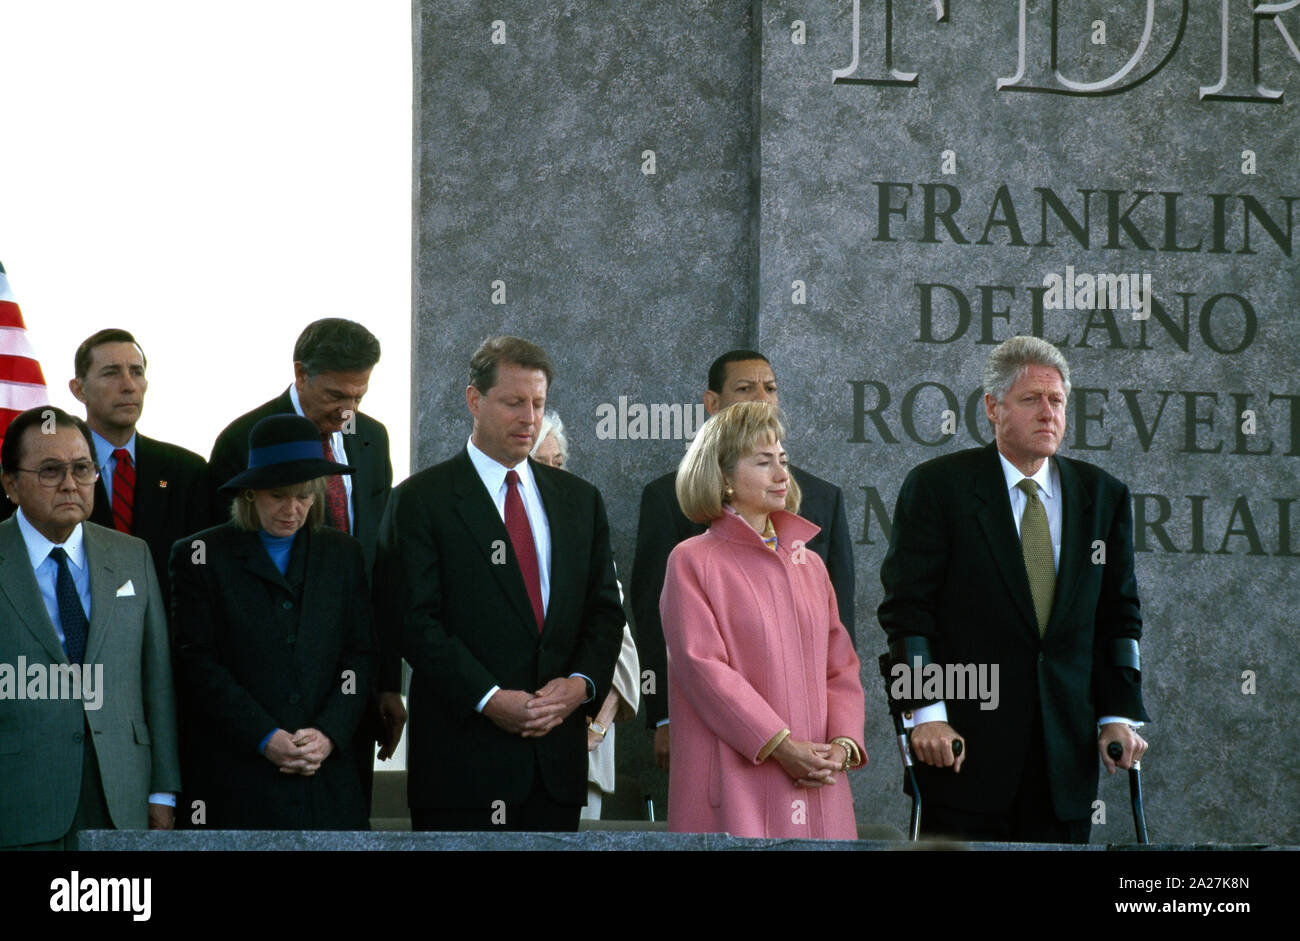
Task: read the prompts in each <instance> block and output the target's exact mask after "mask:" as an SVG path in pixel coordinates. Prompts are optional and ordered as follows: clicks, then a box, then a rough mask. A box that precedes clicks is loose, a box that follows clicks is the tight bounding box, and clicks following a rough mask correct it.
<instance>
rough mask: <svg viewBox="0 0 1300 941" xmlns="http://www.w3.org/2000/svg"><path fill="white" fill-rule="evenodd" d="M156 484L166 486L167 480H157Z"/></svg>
mask: <svg viewBox="0 0 1300 941" xmlns="http://www.w3.org/2000/svg"><path fill="white" fill-rule="evenodd" d="M158 486H159V487H166V486H167V481H165V480H160V481H158Z"/></svg>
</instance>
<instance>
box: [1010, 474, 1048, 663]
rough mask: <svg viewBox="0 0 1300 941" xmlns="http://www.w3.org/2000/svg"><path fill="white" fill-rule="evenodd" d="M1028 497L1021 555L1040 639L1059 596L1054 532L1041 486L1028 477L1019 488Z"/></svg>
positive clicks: (1018, 485) (1022, 522) (1023, 517)
mask: <svg viewBox="0 0 1300 941" xmlns="http://www.w3.org/2000/svg"><path fill="white" fill-rule="evenodd" d="M1016 486H1017V487H1019V488H1020V489H1021V490H1023V491H1024V493H1025V512H1024V515H1023V516H1021V517H1020V552H1021V554H1022V555H1023V556H1024V558H1025V573H1026V574H1027V575H1028V576H1029V593H1030V595H1032V596H1033V599H1034V614H1036V615H1037V616H1038V636H1039V637H1042V636H1043V634H1045V633H1046V632H1047V621H1048V619H1049V618H1050V617H1051V616H1052V598H1053V597H1054V596H1055V595H1056V563H1055V561H1054V560H1053V558H1052V531H1051V529H1050V528H1049V527H1048V525H1047V511H1046V510H1045V509H1043V501H1041V500H1039V499H1038V484H1036V483H1034V482H1033V481H1032V480H1030V479H1029V478H1028V477H1026V478H1025V479H1024V480H1022V481H1020V483H1018V484H1016Z"/></svg>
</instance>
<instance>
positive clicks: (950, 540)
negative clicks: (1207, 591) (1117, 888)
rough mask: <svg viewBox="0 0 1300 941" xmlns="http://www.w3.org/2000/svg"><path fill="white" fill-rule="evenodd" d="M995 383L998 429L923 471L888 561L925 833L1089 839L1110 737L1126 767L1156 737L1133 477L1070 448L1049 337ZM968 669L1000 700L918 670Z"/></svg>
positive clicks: (892, 625) (990, 375)
mask: <svg viewBox="0 0 1300 941" xmlns="http://www.w3.org/2000/svg"><path fill="white" fill-rule="evenodd" d="M984 390H985V396H984V405H985V411H986V413H987V415H988V418H989V421H990V422H991V423H992V425H993V431H994V438H995V442H994V444H993V445H990V446H988V447H985V448H977V449H973V450H968V451H962V452H959V453H957V454H950V455H946V456H944V457H940V458H937V459H935V460H932V461H927V462H926V463H924V464H921V465H920V466H918V467H916V468H914V469H913V470H912V471H911V472H910V473H909V474H908V476H907V478H906V480H904V482H903V486H902V489H901V490H900V491H899V495H898V506H897V509H896V511H895V515H894V525H893V532H892V538H891V539H890V546H889V551H888V553H887V555H886V556H885V559H884V562H883V564H882V566H881V570H880V578H881V581H882V582H883V583H884V588H885V597H884V600H883V601H882V602H881V604H880V608H879V618H880V624H881V626H882V627H883V628H884V629H885V632H886V633H887V634H888V636H889V644H890V651H891V654H892V655H893V657H894V659H895V661H896V664H902V665H903V666H904V667H906V669H905V670H899V669H898V667H897V666H896V667H895V670H896V672H895V679H896V681H898V682H897V684H896V686H895V688H894V690H892V694H893V695H895V698H897V699H899V700H901V702H902V705H903V707H905V708H907V709H908V711H907V712H905V713H904V716H905V724H907V725H909V726H910V727H912V750H913V752H914V753H915V755H916V757H917V758H918V759H919V762H920V764H919V765H918V768H917V771H918V775H917V776H918V780H919V782H920V787H921V792H922V794H923V796H924V798H925V801H924V815H923V818H922V827H923V832H924V833H926V834H929V835H941V836H955V837H959V838H964V839H976V840H1012V841H1025V842H1062V843H1066V842H1068V843H1086V842H1088V834H1089V828H1090V818H1091V814H1092V802H1093V801H1094V800H1095V799H1096V796H1097V773H1098V772H1097V761H1098V751H1100V753H1101V761H1102V762H1103V763H1104V764H1105V765H1106V768H1107V770H1108V771H1109V772H1111V773H1112V774H1113V773H1114V770H1115V767H1116V766H1118V767H1121V768H1128V767H1130V766H1131V764H1132V762H1133V761H1134V760H1135V759H1138V758H1140V757H1141V756H1142V753H1143V752H1144V751H1145V750H1146V742H1144V741H1143V740H1142V738H1141V737H1140V736H1139V735H1137V734H1136V731H1135V727H1136V726H1137V725H1139V724H1140V722H1141V721H1144V720H1146V719H1147V715H1146V711H1145V709H1144V708H1143V704H1142V694H1141V675H1140V672H1139V664H1138V649H1137V642H1138V640H1139V638H1140V636H1141V633H1142V616H1141V613H1140V610H1139V602H1138V594H1137V582H1136V579H1135V577H1134V571H1133V517H1132V510H1131V507H1130V505H1129V500H1130V498H1129V491H1128V488H1127V487H1126V486H1125V485H1124V484H1122V483H1121V482H1120V481H1118V480H1116V479H1115V478H1114V477H1111V476H1110V475H1109V474H1107V473H1105V472H1104V471H1102V470H1100V469H1099V468H1097V467H1094V466H1092V465H1091V464H1085V463H1083V462H1082V461H1074V460H1067V459H1066V458H1062V457H1058V456H1055V455H1056V450H1057V448H1058V447H1059V446H1060V443H1061V439H1062V437H1063V436H1064V434H1065V405H1066V399H1067V397H1068V395H1069V390H1070V373H1069V366H1068V365H1067V364H1066V362H1065V358H1064V357H1063V356H1062V355H1061V353H1060V352H1059V351H1058V350H1057V349H1056V348H1055V347H1054V346H1052V345H1051V344H1050V343H1047V342H1045V341H1043V340H1040V339H1037V338H1035V337H1013V338H1012V339H1010V340H1007V341H1006V342H1005V343H1002V344H1001V345H999V346H998V347H997V348H995V349H994V350H993V352H992V353H991V354H990V355H989V359H988V363H987V364H986V366H985V369H984ZM958 666H962V667H966V668H970V667H974V668H975V669H976V670H979V669H984V670H986V671H987V672H986V675H989V676H991V677H992V679H993V682H994V685H995V688H994V689H991V690H988V692H991V693H992V697H991V698H990V697H987V696H983V695H978V696H977V695H974V694H972V691H971V690H970V689H969V688H967V689H966V690H965V691H964V693H962V692H960V691H958V690H957V688H956V687H957V685H958V684H957V683H955V682H952V683H947V684H945V688H944V699H938V698H936V697H933V696H928V697H927V696H918V695H916V692H917V690H918V689H919V688H920V687H919V685H918V684H916V683H915V682H914V680H913V678H912V674H913V673H914V672H915V671H916V670H917V669H918V668H919V669H920V670H921V674H922V676H935V675H936V671H937V670H938V669H939V668H940V667H942V668H943V669H944V671H945V673H944V675H945V676H952V677H953V679H954V680H955V679H956V677H957V667H958ZM994 668H996V669H997V672H996V673H994V672H993V670H994ZM964 675H965V676H970V675H971V673H970V670H969V669H966V670H965V671H964ZM962 685H965V684H964V683H963V684H962ZM990 706H992V708H990ZM957 739H961V740H962V743H963V750H962V753H961V755H960V756H959V757H956V758H954V756H953V753H952V745H953V742H954V741H955V740H957ZM1111 742H1118V743H1120V744H1121V745H1122V746H1123V749H1124V753H1123V756H1122V757H1121V758H1120V759H1119V760H1118V761H1117V762H1112V760H1111V759H1110V757H1109V756H1108V755H1107V754H1106V749H1107V746H1108V745H1109V744H1110V743H1111Z"/></svg>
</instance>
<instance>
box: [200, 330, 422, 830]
mask: <svg viewBox="0 0 1300 941" xmlns="http://www.w3.org/2000/svg"><path fill="white" fill-rule="evenodd" d="M378 362H379V340H377V339H376V338H375V336H374V334H372V333H371V332H370V331H369V330H367V329H366V328H365V327H363V326H362V325H361V324H359V323H356V322H355V321H351V320H343V319H341V318H337V317H327V318H325V319H324V320H317V321H316V322H314V323H311V324H308V325H307V328H306V329H305V330H303V331H302V333H301V334H299V336H298V341H297V342H296V343H295V344H294V347H293V385H291V386H289V388H287V389H285V391H284V392H283V393H282V394H281V395H279V396H277V397H276V398H274V399H272V400H271V401H269V402H267V403H265V404H263V405H259V406H258V407H257V408H255V409H253V410H252V411H251V412H248V413H247V414H245V415H241V416H240V417H239V418H236V419H235V420H234V421H233V422H231V423H230V424H229V425H228V426H227V427H226V429H225V430H224V431H222V432H221V434H220V435H218V436H217V441H216V443H215V444H214V445H213V446H212V456H211V457H210V458H209V459H208V475H209V477H210V479H211V482H212V491H211V500H212V513H213V519H214V521H216V522H221V521H223V520H226V519H228V518H229V517H230V500H229V498H228V497H227V496H223V495H222V494H221V493H220V488H221V487H222V485H224V484H225V483H226V481H228V480H230V479H231V478H232V477H234V476H235V475H236V474H238V473H240V472H242V471H244V470H246V469H247V468H248V434H249V432H250V431H252V430H253V426H254V425H256V424H257V423H258V422H259V421H261V420H262V419H263V418H266V417H267V416H268V415H279V414H283V413H290V414H293V413H296V414H298V415H302V416H303V417H305V418H310V419H311V420H312V421H313V422H314V423H315V424H316V428H317V429H318V430H319V431H320V434H321V453H322V456H324V457H326V458H327V459H329V460H332V461H334V462H336V463H339V464H348V465H351V466H352V467H354V468H355V471H354V473H353V474H352V476H351V477H348V478H343V479H342V481H341V482H340V478H338V477H331V478H330V481H331V483H330V488H329V491H328V492H327V493H326V513H325V523H326V525H327V526H330V527H331V528H333V529H338V530H341V531H343V532H346V533H351V534H352V535H353V536H355V537H356V539H357V540H358V541H359V542H360V543H361V550H362V552H363V553H364V554H365V560H366V572H367V574H369V572H370V570H371V569H372V568H373V567H374V563H375V544H376V542H377V541H378V538H379V521H380V519H381V518H382V516H383V514H384V506H385V505H386V504H387V503H388V494H389V492H390V491H391V490H392V487H393V465H392V462H391V461H390V460H389V457H388V430H387V429H386V428H385V427H384V426H383V425H382V424H380V423H379V422H378V421H376V420H375V419H373V418H371V417H370V416H369V415H363V414H361V413H360V412H359V411H357V409H359V408H360V407H361V398H362V396H364V395H365V394H366V390H367V389H368V388H369V386H370V373H371V370H373V369H374V367H375V364H376V363H378ZM379 641H380V643H381V646H380V648H379V659H378V663H377V675H376V680H375V691H374V700H375V702H374V707H373V708H372V709H370V710H368V711H367V715H366V717H365V719H364V720H363V721H362V723H361V726H360V728H359V729H358V730H357V738H356V740H355V741H354V742H353V753H354V754H355V755H356V760H357V761H358V763H359V765H358V767H359V770H360V771H361V782H362V786H363V787H364V789H365V794H366V806H367V807H369V806H370V792H371V784H372V771H373V767H374V757H375V750H374V744H375V743H376V742H377V743H379V746H380V747H379V758H380V760H381V761H385V760H387V759H388V758H389V757H390V756H391V755H392V754H393V751H394V750H395V749H396V748H397V743H398V741H399V740H400V739H401V737H402V729H403V727H404V726H405V725H406V707H405V706H403V705H402V695H401V688H402V659H401V655H400V654H399V653H398V652H397V651H396V649H385V648H384V647H383V646H382V638H379Z"/></svg>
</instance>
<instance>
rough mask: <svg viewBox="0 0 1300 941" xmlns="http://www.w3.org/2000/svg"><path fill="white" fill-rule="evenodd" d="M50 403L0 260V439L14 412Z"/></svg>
mask: <svg viewBox="0 0 1300 941" xmlns="http://www.w3.org/2000/svg"><path fill="white" fill-rule="evenodd" d="M49 403H50V396H49V393H48V392H47V391H46V388H45V374H44V373H42V372H41V364H40V361H39V360H37V358H36V352H35V351H34V350H33V349H32V344H31V342H30V341H29V340H28V339H27V324H25V323H24V322H23V312H22V311H21V310H19V309H18V302H17V301H15V300H14V295H13V292H12V291H10V290H9V279H8V278H7V277H6V276H5V267H4V265H2V264H0V440H3V438H4V432H5V429H6V428H8V427H9V422H11V421H12V420H13V417H14V416H15V415H17V414H18V413H19V412H22V411H25V410H26V409H29V408H34V407H35V406H37V405H48V404H49Z"/></svg>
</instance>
